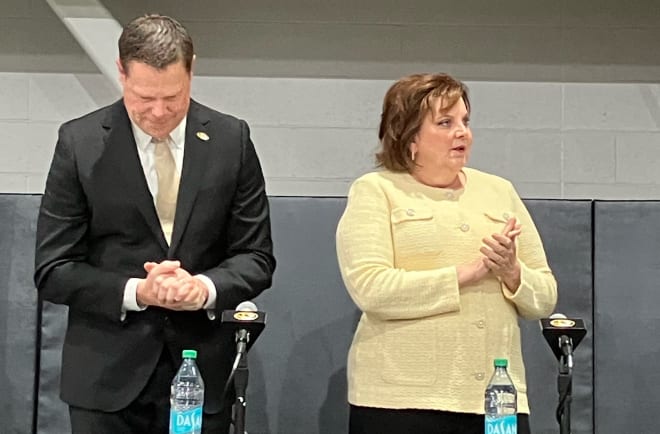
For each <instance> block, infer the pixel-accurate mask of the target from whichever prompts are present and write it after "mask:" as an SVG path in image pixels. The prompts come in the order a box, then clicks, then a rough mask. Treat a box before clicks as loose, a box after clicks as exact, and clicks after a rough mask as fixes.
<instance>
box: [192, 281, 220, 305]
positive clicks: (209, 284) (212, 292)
mask: <svg viewBox="0 0 660 434" xmlns="http://www.w3.org/2000/svg"><path fill="white" fill-rule="evenodd" d="M195 277H196V278H198V279H199V280H201V281H202V282H204V285H206V288H207V289H208V290H209V296H208V298H207V299H206V304H205V305H204V309H206V310H212V309H215V301H216V299H217V298H218V291H217V290H216V289H215V283H213V281H212V280H211V279H209V278H208V277H207V276H205V275H203V274H197V275H195Z"/></svg>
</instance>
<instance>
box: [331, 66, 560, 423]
mask: <svg viewBox="0 0 660 434" xmlns="http://www.w3.org/2000/svg"><path fill="white" fill-rule="evenodd" d="M469 117H470V101H469V98H468V94H467V88H466V87H465V85H464V84H463V83H461V82H460V81H458V80H456V79H454V78H452V77H451V76H449V75H446V74H418V75H411V76H407V77H404V78H402V79H400V80H399V81H397V82H396V83H395V84H394V85H393V86H392V87H391V88H390V89H389V90H388V92H387V94H386V96H385V100H384V103H383V113H382V119H381V124H380V130H379V138H380V142H381V149H380V151H379V152H378V154H377V156H376V157H377V161H378V163H379V166H380V167H381V168H382V170H380V171H377V172H372V173H369V174H366V175H364V176H362V177H360V178H359V179H357V180H356V181H355V182H354V183H353V185H352V186H351V189H350V192H349V195H348V202H347V206H346V210H345V211H344V214H343V216H342V218H341V220H340V222H339V226H338V228H337V255H338V260H339V265H340V268H341V273H342V277H343V279H344V282H345V284H346V287H347V289H348V292H349V294H350V295H351V297H352V299H353V300H354V302H355V303H356V304H357V306H358V307H359V308H360V309H361V310H362V312H363V313H362V316H361V319H360V322H359V324H358V327H357V330H356V332H355V336H354V339H353V343H352V345H351V349H350V352H349V356H348V400H349V403H350V434H367V433H368V434H387V433H396V434H405V433H415V434H426V433H428V434H431V433H433V434H444V433H457V434H458V433H460V434H468V433H474V434H483V429H484V416H483V413H484V390H485V388H486V385H487V383H488V380H489V378H490V374H491V373H492V370H493V367H492V366H493V365H492V363H493V359H495V358H506V359H508V360H509V372H510V375H511V377H512V379H513V381H514V383H515V385H516V388H517V390H518V412H519V415H518V433H519V434H525V433H529V417H528V415H529V405H528V402H527V394H526V391H527V387H526V384H525V370H524V366H523V360H522V352H521V344H520V329H519V327H518V322H517V321H518V316H521V317H523V318H526V319H538V318H541V317H544V316H547V315H549V314H550V313H551V312H552V310H553V309H554V307H555V304H556V300H557V285H556V281H555V278H554V276H553V275H552V272H551V270H550V268H549V267H548V264H547V261H546V257H545V253H544V250H543V245H542V243H541V239H540V237H539V234H538V232H537V230H536V228H535V226H534V223H533V221H532V219H531V217H530V215H529V213H528V212H527V209H526V208H525V205H524V204H523V202H522V201H521V200H520V197H519V196H518V194H517V193H516V191H515V189H514V188H513V186H512V185H511V183H510V182H509V181H507V180H505V179H502V178H500V177H497V176H494V175H490V174H487V173H484V172H481V171H478V170H475V169H470V168H467V167H465V164H466V163H467V160H468V157H469V155H470V151H471V146H472V132H471V130H470V126H469Z"/></svg>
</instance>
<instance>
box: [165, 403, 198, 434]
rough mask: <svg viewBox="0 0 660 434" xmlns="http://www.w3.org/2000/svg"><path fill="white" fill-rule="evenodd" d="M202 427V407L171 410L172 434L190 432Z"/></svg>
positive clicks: (187, 433) (188, 433) (186, 433)
mask: <svg viewBox="0 0 660 434" xmlns="http://www.w3.org/2000/svg"><path fill="white" fill-rule="evenodd" d="M201 429H202V407H201V406H200V407H195V408H192V409H190V410H186V411H175V410H172V411H170V434H190V433H194V432H199V431H200V430H201Z"/></svg>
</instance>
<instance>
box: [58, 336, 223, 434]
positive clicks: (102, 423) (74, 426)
mask: <svg viewBox="0 0 660 434" xmlns="http://www.w3.org/2000/svg"><path fill="white" fill-rule="evenodd" d="M178 368H179V367H178V366H175V365H174V361H173V359H172V357H171V355H170V353H169V351H168V350H167V348H165V349H163V353H162V354H161V356H160V360H159V361H158V365H156V369H155V370H154V372H153V374H152V375H151V378H150V379H149V381H148V382H147V385H146V386H145V388H144V390H143V391H142V392H140V395H139V396H138V397H137V398H136V399H135V401H133V402H132V403H131V404H130V405H129V406H128V407H126V408H124V409H122V410H119V411H117V412H104V411H99V410H88V409H84V408H80V407H73V406H70V407H69V415H70V416H71V432H72V434H90V433H94V434H168V433H169V422H170V383H171V382H172V378H174V375H175V374H176V371H177V369H178ZM230 423H231V407H230V406H228V407H226V409H225V410H224V411H223V412H221V413H218V414H206V413H205V414H204V416H203V419H202V433H203V434H229V426H230Z"/></svg>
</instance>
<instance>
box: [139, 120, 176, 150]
mask: <svg viewBox="0 0 660 434" xmlns="http://www.w3.org/2000/svg"><path fill="white" fill-rule="evenodd" d="M187 120H188V117H187V116H184V118H183V119H181V122H179V125H177V126H176V127H175V128H174V129H173V130H172V132H171V133H170V140H171V143H170V145H171V146H173V147H174V148H176V149H182V148H183V144H184V143H185V141H186V121H187ZM131 126H132V127H133V136H134V137H135V144H136V145H137V146H138V148H139V149H140V150H141V151H146V150H147V146H149V143H151V136H150V135H149V134H147V133H145V132H144V131H143V130H142V128H140V127H139V126H138V125H137V124H136V123H135V122H133V120H132V119H131Z"/></svg>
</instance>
